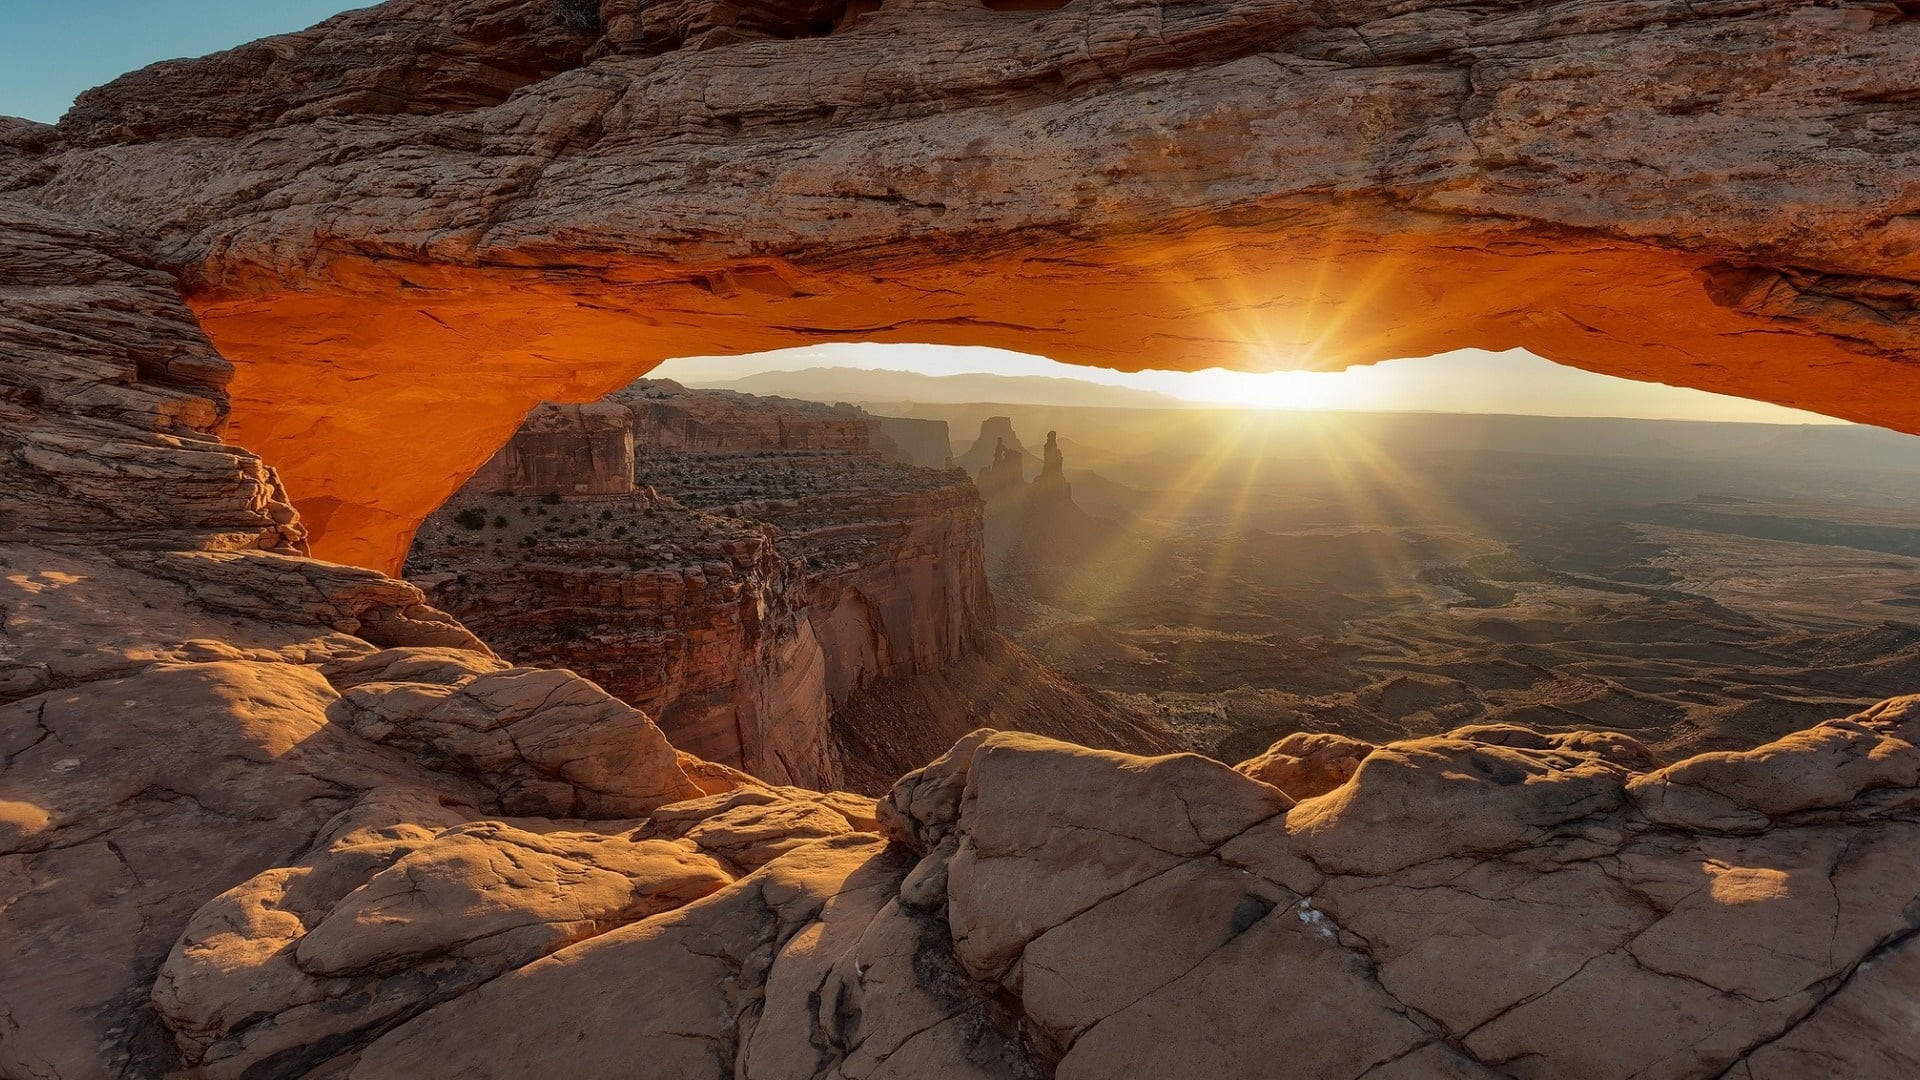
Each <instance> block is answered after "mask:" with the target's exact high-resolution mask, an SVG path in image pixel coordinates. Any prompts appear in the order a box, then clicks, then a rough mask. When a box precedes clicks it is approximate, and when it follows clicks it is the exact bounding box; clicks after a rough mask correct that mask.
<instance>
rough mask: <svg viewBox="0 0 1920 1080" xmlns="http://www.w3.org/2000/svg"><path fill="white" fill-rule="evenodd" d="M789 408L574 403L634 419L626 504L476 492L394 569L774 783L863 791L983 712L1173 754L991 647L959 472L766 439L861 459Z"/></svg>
mask: <svg viewBox="0 0 1920 1080" xmlns="http://www.w3.org/2000/svg"><path fill="white" fill-rule="evenodd" d="M616 402H624V403H625V404H624V405H621V404H616ZM801 404H804V403H796V402H789V401H786V400H784V399H770V398H758V397H753V396H750V395H743V394H734V393H729V392H719V391H687V390H685V389H684V388H681V387H678V386H677V385H674V384H670V383H661V382H659V381H643V382H642V383H639V384H636V385H635V386H634V387H632V388H630V389H629V390H627V391H625V392H623V393H622V394H619V395H615V396H614V397H613V398H610V399H609V401H608V402H607V403H603V405H602V406H596V408H611V409H615V410H619V409H628V408H630V409H631V410H632V415H633V425H634V428H635V434H636V439H637V441H638V442H639V443H640V444H641V447H642V449H641V451H640V456H639V467H638V474H637V482H638V483H639V485H640V489H641V491H640V493H639V494H637V495H636V496H634V497H633V498H631V499H624V500H621V499H613V500H608V499H586V500H574V499H565V500H561V499H553V498H542V499H527V498H514V497H509V498H502V497H499V496H498V493H497V492H496V491H493V490H489V487H488V486H486V485H484V484H483V483H482V482H481V481H480V480H479V479H477V480H476V481H475V482H474V483H470V484H469V485H468V487H467V488H466V489H464V490H463V491H462V493H461V494H459V495H457V496H456V497H455V498H454V499H453V500H452V501H451V502H449V503H448V504H447V506H445V507H443V508H442V509H441V510H440V511H439V512H438V513H436V514H435V515H434V516H433V517H432V518H430V519H429V520H428V523H427V525H426V527H425V528H424V529H423V531H422V532H421V533H420V535H419V537H418V538H417V540H416V542H415V545H414V549H413V552H412V555H411V556H410V558H409V560H408V576H409V578H410V579H411V580H412V581H414V582H415V583H416V584H418V585H420V586H421V587H422V588H423V589H424V590H425V591H426V593H427V595H428V596H429V598H430V599H431V600H432V601H433V602H434V603H436V604H438V605H440V606H442V607H445V608H446V609H447V610H449V611H452V612H453V613H454V614H455V615H457V616H459V617H460V618H461V620H462V621H463V622H464V623H466V624H467V625H469V626H472V627H473V628H474V629H475V630H476V631H477V632H479V633H480V634H481V635H482V636H483V637H485V638H486V640H487V641H488V642H489V643H490V644H491V645H493V646H494V647H495V648H498V649H499V650H501V652H502V653H504V654H505V655H506V656H508V657H510V658H512V659H514V660H516V661H519V662H522V663H530V664H541V665H549V666H555V667H565V668H568V669H570V670H573V671H577V672H580V673H581V674H583V675H586V676H588V677H589V678H592V679H594V680H595V681H596V682H598V683H600V684H601V685H603V686H605V687H606V688H607V689H609V690H610V691H612V692H613V693H614V694H616V695H618V696H620V697H621V698H623V699H624V700H626V701H628V702H630V703H632V704H634V705H636V706H638V707H640V708H642V709H645V710H646V711H647V713H648V714H649V715H650V716H652V717H654V718H655V719H656V720H657V722H658V723H659V724H660V726H661V727H662V729H663V730H664V731H665V732H666V733H667V735H668V737H669V738H670V739H672V741H673V742H674V744H675V745H676V746H678V747H680V748H681V749H683V750H687V751H689V752H691V753H694V754H697V755H699V756H701V757H703V758H707V759H710V760H714V761H719V762H722V763H725V764H727V765H730V766H733V767H736V768H740V769H743V770H745V771H747V772H750V773H752V774H754V775H756V776H760V777H763V778H765V779H768V780H772V781H775V782H780V783H793V784H800V785H805V786H808V787H816V788H832V787H836V786H839V785H841V784H843V783H847V782H848V781H847V777H848V776H849V775H851V776H852V777H854V780H853V783H855V784H856V785H857V786H859V787H860V788H862V789H865V790H871V791H880V790H884V789H885V788H886V787H887V786H888V785H889V784H891V783H892V781H893V779H894V777H896V776H898V775H899V774H900V773H902V772H904V771H906V770H907V769H910V768H913V767H915V766H916V765H918V764H919V763H921V762H924V761H925V760H926V759H927V758H928V757H930V756H932V755H934V754H937V753H939V752H940V751H941V750H943V749H944V748H945V747H946V746H947V745H948V744H949V743H951V742H952V740H953V739H954V738H957V737H958V736H959V735H961V734H964V733H965V732H966V731H967V730H970V729H971V728H972V727H974V726H977V725H978V724H979V723H980V722H982V721H983V720H986V719H989V718H991V719H994V720H995V721H996V722H998V723H1000V724H1002V725H1003V726H1008V727H1015V728H1021V729H1024V730H1034V731H1039V732H1041V733H1044V734H1051V735H1055V736H1071V737H1075V738H1078V739H1081V740H1085V741H1088V742H1092V743H1096V744H1101V745H1106V746H1110V747H1115V748H1122V749H1130V750H1136V751H1140V750H1168V749H1172V748H1174V747H1175V745H1176V744H1175V743H1174V742H1173V740H1172V739H1171V738H1170V737H1169V736H1166V735H1165V734H1164V733H1162V732H1159V731H1157V730H1154V729H1152V728H1150V727H1149V726H1148V725H1146V724H1145V723H1144V722H1143V721H1141V720H1139V719H1137V718H1134V717H1131V716H1129V715H1127V714H1126V713H1125V710H1122V709H1120V708H1118V707H1115V706H1113V705H1111V704H1107V703H1104V702H1102V701H1100V700H1099V699H1098V698H1097V695H1093V694H1091V693H1089V692H1087V691H1085V690H1081V689H1079V688H1076V687H1070V686H1067V685H1066V684H1065V680H1063V679H1061V678H1060V677H1059V676H1057V675H1053V674H1051V673H1048V672H1046V671H1045V670H1044V669H1043V668H1042V667H1041V666H1040V665H1039V664H1037V663H1036V662H1034V661H1032V660H1031V659H1029V658H1026V657H1025V656H1024V654H1020V653H1019V651H1018V650H1017V649H1015V648H1013V647H1012V646H1010V645H1009V644H1007V643H1005V642H1004V641H1002V640H1000V639H999V637H998V635H997V634H996V633H995V631H994V615H993V600H992V596H991V594H990V593H989V591H988V587H987V583H986V577H985V568H984V562H985V540H984V536H983V531H982V521H981V505H980V497H979V495H978V494H977V493H976V492H975V490H974V488H973V486H972V485H971V484H970V483H968V482H967V481H966V479H965V478H964V477H963V476H961V475H960V474H958V473H953V472H944V471H939V472H936V471H930V470H924V469H915V468H911V467H907V466H901V465H895V464H891V463H888V462H884V461H881V460H879V459H878V458H877V457H876V456H875V455H873V454H871V453H866V452H854V451H850V450H847V449H844V448H829V449H788V450H779V449H770V448H767V447H768V444H769V443H774V444H780V443H784V442H795V441H798V442H805V443H809V444H811V443H814V442H817V441H820V440H821V439H823V438H828V437H832V440H833V441H839V442H841V443H842V447H845V446H853V447H864V446H865V445H866V443H865V438H864V436H865V432H866V428H865V427H864V426H860V425H864V423H865V419H864V417H854V418H853V419H856V420H859V421H860V425H855V426H850V427H846V428H828V429H822V428H821V427H818V426H813V425H812V423H811V422H812V421H818V420H822V419H825V420H830V421H832V422H834V423H840V422H842V421H844V420H846V419H848V417H847V415H846V414H845V413H844V411H843V410H836V409H831V408H827V407H824V406H813V405H810V404H809V405H808V407H806V408H800V407H798V406H800V405H801ZM696 417H697V418H698V419H696ZM550 421H551V416H550V414H549V413H548V412H547V411H544V410H536V412H535V414H534V415H533V416H532V417H531V418H530V419H529V421H528V424H527V426H525V427H523V428H522V430H521V432H520V433H519V434H517V435H516V436H515V437H514V439H513V440H511V441H510V442H509V444H508V446H507V447H506V448H505V449H503V450H502V451H501V452H500V454H499V455H496V459H495V460H502V459H514V460H520V459H523V458H529V457H533V456H535V454H536V452H537V451H538V450H539V448H542V447H544V446H545V445H546V442H545V441H544V440H546V439H547V438H548V432H547V429H548V428H549V427H550V426H551V422H550ZM523 440H525V441H527V443H528V446H527V447H526V448H519V447H517V446H516V444H518V443H520V442H521V441H523ZM663 441H665V442H666V443H667V444H669V445H671V446H673V447H677V448H679V449H668V448H667V446H665V445H662V444H663ZM688 445H697V446H700V447H702V449H700V450H697V451H694V450H687V449H684V447H686V446H688ZM574 465H575V467H577V468H578V469H579V470H581V473H580V476H579V480H580V482H581V483H582V484H584V483H586V482H589V481H593V480H596V479H598V478H599V473H598V471H597V469H596V468H595V467H593V463H592V462H588V461H586V460H584V459H583V460H580V461H576V462H574ZM630 479H632V478H630ZM560 480H561V482H560V483H559V486H560V487H568V488H571V487H573V486H576V485H574V484H573V483H571V482H570V481H567V480H566V478H565V477H561V478H560ZM989 652H990V653H991V656H989V655H988V653H989ZM976 658H977V659H978V660H979V662H978V663H972V664H967V665H966V666H965V667H964V670H965V671H966V672H967V673H969V674H968V675H965V676H958V678H957V679H956V675H957V673H955V672H950V671H949V669H950V668H953V667H954V666H955V665H960V664H962V663H963V662H966V661H969V660H970V659H976ZM956 681H957V682H960V683H965V684H966V688H965V689H964V690H960V691H958V692H956V690H955V688H954V687H955V683H956ZM882 684H884V687H883V686H882ZM869 692H872V693H873V694H875V695H877V696H876V697H875V698H874V700H873V701H871V702H865V701H863V700H862V699H863V697H864V696H865V695H867V694H868V693H869ZM935 696H938V697H940V698H941V699H942V700H940V701H935V700H933V698H934V697H935ZM1015 701H1017V702H1018V703H1019V704H1018V706H1013V705H1011V702H1015ZM1001 702H1008V703H1009V704H1005V705H1003V704H1000V703H1001ZM961 703H968V704H970V705H972V706H975V708H971V709H962V708H958V707H956V706H958V705H959V704H961ZM856 717H858V718H860V719H855V718H856ZM863 722H871V724H872V726H873V730H871V731H860V730H856V729H858V728H859V727H860V726H861V725H862V723H863Z"/></svg>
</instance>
